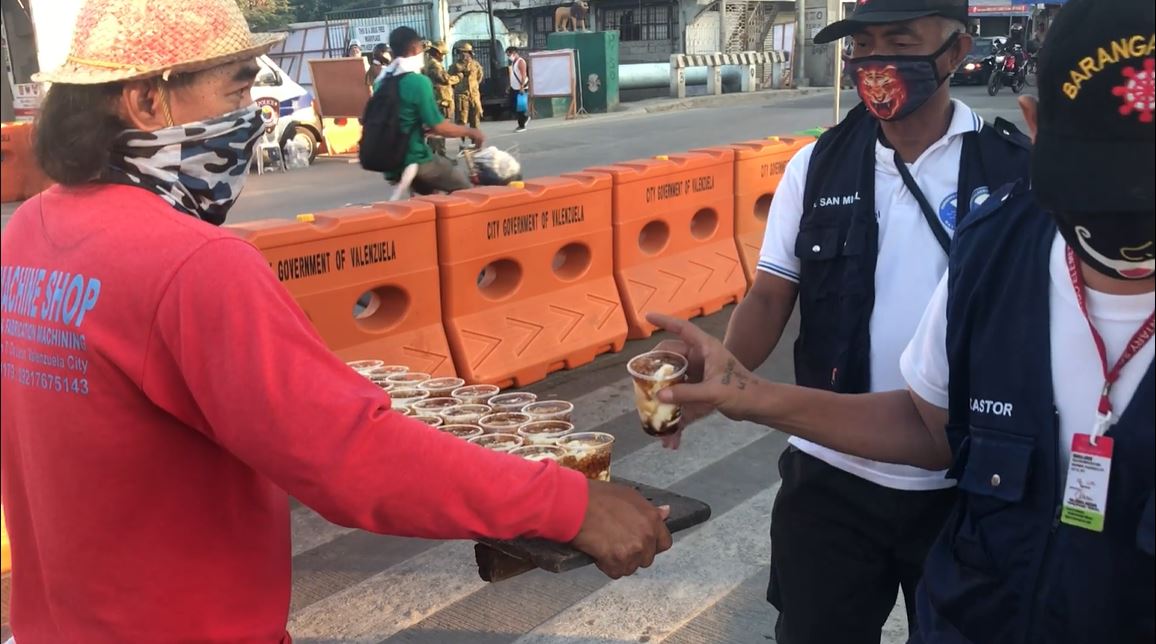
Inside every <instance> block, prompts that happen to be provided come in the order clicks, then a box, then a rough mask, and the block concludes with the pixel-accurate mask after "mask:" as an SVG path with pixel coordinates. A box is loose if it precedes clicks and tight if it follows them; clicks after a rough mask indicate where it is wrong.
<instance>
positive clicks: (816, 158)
mask: <svg viewBox="0 0 1156 644" xmlns="http://www.w3.org/2000/svg"><path fill="white" fill-rule="evenodd" d="M878 138H879V122H878V121H876V120H875V119H874V118H873V117H872V116H871V115H870V114H869V113H868V112H867V110H866V108H864V107H863V104H862V103H860V104H859V105H858V106H856V107H855V108H854V109H852V110H851V111H850V112H849V113H848V114H847V118H845V119H843V121H842V122H840V123H839V124H838V125H836V126H835V127H833V128H831V129H830V130H828V131H826V132H824V133H823V135H822V136H820V137H819V140H818V142H817V143H816V144H815V148H814V151H813V153H812V155H811V163H810V165H809V167H808V170H807V181H806V188H805V189H804V193H803V204H804V205H803V215H802V219H801V220H800V222H799V236H798V238H797V239H796V241H795V255H796V256H798V258H799V260H800V264H801V266H800V271H799V314H800V321H801V324H800V328H799V337H798V339H797V340H796V341H795V381H796V382H797V383H798V384H800V385H803V386H806V387H815V388H818V389H828V390H831V391H838V392H842V393H862V392H865V391H869V390H870V387H871V361H870V356H871V338H870V334H869V331H870V321H871V311H872V309H873V308H874V306H875V263H876V259H877V258H878V256H879V222H878V220H877V219H876V218H875V142H876V141H877V140H878ZM1029 146H1030V142H1029V141H1028V139H1027V138H1026V137H1025V136H1024V135H1023V134H1021V133H1020V132H1019V131H1017V130H1016V129H1015V126H1013V125H1011V124H1010V123H1007V122H1006V121H1003V120H1001V119H997V120H996V123H995V126H985V127H983V129H981V130H980V131H979V132H973V133H969V134H967V135H965V136H964V138H963V152H962V154H961V155H960V164H959V182H958V187H957V189H956V194H957V195H958V197H957V199H956V204H957V205H956V213H957V214H956V222H957V226H958V222H961V221H963V219H964V218H965V217H966V216H967V214H968V210H969V209H970V205H971V201H972V197H973V196H974V195H976V194H982V193H984V192H987V191H988V189H989V188H990V187H998V186H1002V185H1004V184H1007V183H1010V182H1012V181H1016V180H1018V179H1020V178H1021V177H1026V176H1028V160H1029ZM977 191H978V192H977ZM820 198H822V199H824V200H825V201H826V200H828V199H836V200H837V201H838V203H831V202H829V201H827V202H826V203H825V204H824V205H823V207H816V206H817V205H818V202H819V199H820Z"/></svg>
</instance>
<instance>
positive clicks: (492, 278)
mask: <svg viewBox="0 0 1156 644" xmlns="http://www.w3.org/2000/svg"><path fill="white" fill-rule="evenodd" d="M521 283H522V267H521V265H519V264H518V262H515V261H514V260H512V259H499V260H498V261H496V262H490V263H489V264H486V266H485V267H484V268H482V271H481V272H480V273H478V290H479V291H481V292H482V297H484V298H486V299H488V300H501V299H505V298H507V297H509V296H510V295H512V294H513V293H514V291H516V290H518V285H519V284H521Z"/></svg>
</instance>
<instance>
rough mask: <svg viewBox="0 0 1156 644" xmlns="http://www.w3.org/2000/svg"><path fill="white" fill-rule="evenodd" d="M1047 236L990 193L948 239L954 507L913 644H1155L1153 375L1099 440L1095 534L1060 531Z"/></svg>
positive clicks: (1040, 217) (1016, 189)
mask: <svg viewBox="0 0 1156 644" xmlns="http://www.w3.org/2000/svg"><path fill="white" fill-rule="evenodd" d="M1005 195H1010V197H1009V198H1008V200H1007V201H1006V202H1003V203H1002V205H1001V204H1000V201H1001V200H1002V198H1003V197H1004V196H1005ZM1055 234H1056V228H1055V225H1054V224H1053V223H1052V219H1051V217H1050V216H1049V215H1048V214H1047V213H1045V212H1042V211H1040V209H1039V208H1038V207H1037V206H1036V205H1035V204H1034V202H1033V200H1032V197H1031V195H1030V193H1029V192H1028V191H1026V190H1025V189H1023V188H1022V184H1019V185H1015V186H1006V187H1004V188H1003V189H1001V190H1000V191H998V192H997V193H996V194H993V195H992V197H991V199H990V200H989V201H988V202H987V203H985V204H984V205H983V206H981V207H979V208H978V209H977V210H976V211H975V212H974V213H973V215H972V218H971V220H970V221H968V222H967V223H966V224H964V226H963V227H961V228H959V229H957V232H956V237H955V241H954V245H953V247H952V254H951V258H950V260H949V264H950V269H949V270H950V274H949V278H948V279H949V283H948V286H949V302H948V310H947V351H948V361H949V364H950V367H951V379H950V385H949V389H948V393H949V399H950V404H949V421H948V426H947V433H948V438H949V440H950V442H951V446H952V450H953V452H954V454H955V463H954V464H953V466H952V470H951V474H950V476H952V477H954V478H956V479H957V480H958V481H959V489H960V491H961V492H962V494H960V495H959V500H958V501H957V504H956V507H955V510H954V512H953V514H952V516H951V518H949V519H948V521H947V523H946V525H945V526H944V530H943V532H942V533H941V534H940V537H939V540H938V541H937V542H936V544H935V545H934V546H933V547H932V549H931V552H930V553H929V554H928V557H927V561H926V563H925V565H924V571H923V581H922V583H921V585H920V590H919V593H918V599H917V609H918V617H919V627H920V635H919V637H915V638H913V641H916V642H918V641H922V642H924V643H925V644H963V643H968V644H1012V643H1015V644H1132V643H1133V642H1148V643H1151V642H1152V641H1153V636H1154V627H1153V599H1154V598H1153V583H1154V579H1153V525H1154V523H1153V521H1154V519H1153V489H1154V488H1153V470H1154V465H1153V459H1154V458H1156V447H1154V436H1153V434H1154V432H1153V429H1154V424H1156V418H1154V411H1153V407H1154V404H1156V390H1154V376H1153V366H1152V365H1149V366H1148V371H1147V373H1146V375H1145V376H1144V378H1143V380H1142V381H1141V383H1140V386H1139V388H1138V389H1137V391H1136V393H1135V395H1134V396H1133V397H1132V401H1131V403H1130V404H1129V405H1128V407H1127V408H1126V409H1125V410H1123V413H1122V414H1121V416H1120V420H1119V422H1118V423H1116V424H1115V425H1114V426H1113V427H1112V428H1111V429H1110V430H1109V432H1108V435H1110V436H1112V437H1113V439H1114V440H1115V450H1114V458H1113V460H1112V471H1111V479H1110V481H1109V484H1108V513H1107V518H1106V523H1105V527H1104V531H1103V532H1102V533H1095V532H1090V531H1088V530H1084V529H1082V528H1074V527H1071V526H1068V525H1066V524H1062V523H1060V522H1059V520H1058V510H1059V506H1060V504H1061V502H1062V499H1063V497H1062V490H1061V488H1062V486H1063V484H1064V481H1063V479H1064V477H1065V475H1066V472H1065V471H1062V470H1061V465H1060V452H1059V428H1058V415H1057V411H1056V407H1055V403H1054V400H1053V393H1052V375H1051V371H1052V369H1051V341H1050V337H1049V335H1050V334H1049V333H1048V329H1049V309H1048V302H1049V299H1048V298H1049V285H1050V279H1051V278H1050V273H1049V258H1050V253H1051V247H1052V241H1053V239H1054V237H1055ZM1088 341H1089V342H1091V339H1089V340H1088ZM1112 359H1113V360H1114V359H1115V358H1114V357H1113V358H1112ZM1088 368H1089V369H1098V367H1096V366H1093V365H1089V366H1088ZM973 400H975V401H992V402H993V403H994V404H987V402H984V403H983V404H974V405H973V404H972V401H973ZM999 403H1003V405H1000V404H999ZM992 412H997V413H992ZM998 412H1003V413H998ZM1089 429H1090V428H1089Z"/></svg>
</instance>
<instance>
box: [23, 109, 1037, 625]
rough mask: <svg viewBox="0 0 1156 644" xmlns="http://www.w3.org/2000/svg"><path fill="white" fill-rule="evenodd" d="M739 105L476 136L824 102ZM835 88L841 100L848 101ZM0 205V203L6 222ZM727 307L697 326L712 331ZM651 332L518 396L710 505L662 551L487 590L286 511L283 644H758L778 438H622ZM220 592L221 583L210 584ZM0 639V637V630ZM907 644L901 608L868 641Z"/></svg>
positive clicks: (322, 168)
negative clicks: (287, 593) (638, 560)
mask: <svg viewBox="0 0 1156 644" xmlns="http://www.w3.org/2000/svg"><path fill="white" fill-rule="evenodd" d="M955 95H956V96H957V97H960V98H962V99H963V100H964V101H966V102H968V103H969V104H971V105H972V106H973V107H974V108H976V109H977V110H978V111H979V112H980V113H981V114H982V115H983V116H984V117H985V118H987V119H994V118H995V117H997V116H1002V117H1004V118H1007V119H1009V120H1012V121H1013V122H1015V123H1017V124H1019V125H1021V127H1022V119H1020V117H1019V111H1018V109H1017V107H1016V104H1015V100H1014V98H1013V97H1012V96H1011V95H1009V94H1003V95H1001V96H998V97H996V98H995V99H991V98H989V97H988V96H987V95H986V93H985V92H984V90H983V88H963V89H959V90H957V91H956V92H955ZM747 100H748V102H744V103H743V104H736V105H730V106H720V107H712V108H707V109H691V110H680V111H672V112H666V113H648V114H641V115H636V114H627V115H621V114H616V115H608V116H596V117H591V118H589V119H587V120H582V121H578V122H551V121H543V122H532V123H531V125H530V131H529V132H527V133H525V134H521V135H514V134H512V133H510V129H511V124H509V123H493V124H487V125H486V128H485V129H486V130H487V132H488V133H489V134H490V136H491V139H490V140H491V142H492V143H493V144H495V145H497V146H499V147H502V148H509V146H511V145H512V144H515V143H517V144H518V145H519V150H518V154H519V156H520V158H521V160H522V163H523V166H524V169H525V171H526V175H527V177H528V178H532V177H536V176H545V175H553V174H558V173H562V172H568V171H575V170H580V169H582V168H584V167H589V166H592V165H599V164H605V163H609V162H618V161H625V160H629V159H634V158H640V157H648V156H652V155H655V154H662V153H668V152H678V151H681V150H687V149H690V148H695V147H705V146H711V145H719V144H725V143H731V142H738V141H743V140H750V139H755V138H759V137H763V136H768V135H772V134H785V133H790V132H794V131H797V130H800V129H804V128H809V127H813V126H816V125H821V124H825V123H829V122H830V121H831V94H830V93H826V94H824V95H817V96H811V97H806V98H801V99H798V100H792V101H788V102H781V103H776V104H773V105H768V104H766V103H764V102H761V101H756V102H753V103H752V102H749V99H747ZM853 100H854V98H853V95H852V94H851V93H844V103H845V104H846V105H847V106H850V105H851V104H853V103H852V101H853ZM386 194H387V191H386V187H385V184H384V182H383V181H382V180H381V179H380V178H379V177H375V176H373V175H370V174H369V173H366V172H363V171H362V170H361V169H360V168H359V167H358V166H356V165H351V164H349V163H348V162H346V161H343V160H323V161H320V162H319V163H317V164H316V165H315V166H313V167H312V168H310V169H308V170H301V171H297V172H293V173H289V174H284V175H279V174H273V175H265V176H260V177H257V176H254V177H252V178H251V180H250V182H249V184H248V187H247V188H246V191H245V194H244V195H243V197H242V199H241V201H240V203H239V204H238V206H237V207H236V208H235V209H234V211H233V213H232V215H231V217H230V219H231V221H234V222H236V221H246V220H252V219H261V218H267V217H275V218H282V217H292V216H293V215H295V214H297V213H302V212H317V211H321V210H324V209H327V208H333V207H339V206H342V205H344V204H346V203H359V202H368V201H376V200H381V199H383V198H385V195H386ZM11 211H12V208H11V207H10V206H9V207H6V208H5V209H4V214H5V220H6V219H7V215H8V214H9V213H11ZM730 313H731V309H730V308H728V309H726V310H724V311H722V312H721V313H718V314H715V315H712V316H709V317H706V318H701V319H700V320H698V323H699V324H700V326H702V327H703V328H705V329H706V330H708V331H709V332H711V333H714V334H716V335H719V336H721V335H722V334H723V333H724V332H725V328H726V323H727V321H728V320H729V317H730ZM796 333H797V321H795V320H792V322H791V326H790V327H789V328H788V329H787V332H786V333H785V334H784V338H783V341H782V342H781V343H780V346H779V348H778V350H777V351H776V352H775V353H774V355H773V356H772V357H771V358H770V359H769V360H768V361H767V363H766V364H765V365H764V366H763V367H762V369H761V370H760V373H761V374H762V375H764V376H766V377H769V378H773V379H776V380H783V381H790V380H791V379H792V373H793V371H792V364H791V355H790V353H791V352H790V345H791V342H792V340H793V338H794V336H795V335H796ZM659 339H660V338H659V337H655V338H652V339H650V340H646V341H637V342H630V343H628V344H627V346H626V348H625V350H624V351H623V352H621V353H618V354H612V355H606V356H603V357H601V358H599V359H597V360H596V361H595V362H594V363H592V364H590V365H587V366H585V367H582V368H580V369H576V370H573V371H567V372H560V373H556V374H553V375H551V376H550V377H549V378H548V379H547V380H545V381H543V382H541V383H538V384H537V385H534V386H532V387H530V388H529V389H530V390H532V391H535V392H537V393H538V394H539V395H541V396H544V397H556V398H561V399H566V400H571V401H573V402H574V403H575V405H576V410H575V421H576V424H577V425H578V426H579V428H580V429H582V430H597V431H607V432H610V433H612V434H614V435H615V436H616V438H617V442H616V447H615V455H614V465H613V469H614V473H615V475H617V476H621V477H625V478H630V479H632V480H636V481H639V482H642V483H647V484H650V485H654V486H657V487H663V488H669V489H672V490H674V491H675V492H678V493H680V494H683V495H686V496H690V497H694V498H697V499H701V500H703V501H705V502H707V503H709V504H710V505H711V507H712V510H713V516H712V518H711V520H710V521H708V522H707V523H706V524H704V525H702V526H699V527H697V528H695V529H692V530H688V531H686V532H684V533H680V534H679V535H677V537H676V544H675V546H674V548H673V549H672V550H671V551H670V552H668V553H666V554H664V555H663V556H662V557H660V558H659V560H658V561H657V562H656V564H655V565H654V566H653V567H652V568H650V569H648V570H646V571H643V572H642V573H640V574H638V575H636V576H634V577H631V578H627V579H624V580H620V581H616V582H610V581H608V580H607V579H606V578H605V577H603V576H602V575H601V574H600V573H598V572H597V570H595V569H593V568H586V569H581V570H578V571H574V572H570V573H566V574H561V575H555V574H550V573H545V572H541V571H535V572H531V573H527V574H524V575H522V576H520V577H517V578H515V579H511V580H507V581H504V582H500V583H497V584H486V583H485V582H482V581H481V580H480V579H479V578H478V575H477V569H476V566H475V563H474V557H473V548H472V544H471V543H468V542H433V541H425V540H420V539H403V538H396V537H386V536H380V535H373V534H368V533H364V532H359V531H355V530H350V529H347V528H343V527H340V526H336V525H333V524H330V523H328V522H327V521H325V520H324V519H322V518H320V517H319V516H318V515H316V514H315V513H313V512H312V511H310V510H309V509H307V508H304V507H296V508H295V509H294V511H293V514H292V527H293V540H294V543H293V555H294V556H293V597H292V612H291V615H290V629H291V632H292V633H293V636H294V638H295V641H299V642H333V643H337V642H342V643H347V642H359V643H361V642H364V643H376V642H398V643H407V644H419V643H421V644H458V643H461V644H467V643H468V644H511V643H515V642H516V643H518V644H531V643H533V644H579V643H586V642H591V643H598V644H613V643H619V642H665V643H667V644H714V643H734V644H749V643H763V642H768V641H773V640H774V637H773V623H774V611H773V608H771V607H770V606H769V605H768V604H767V603H766V602H765V600H764V599H763V598H764V596H765V590H766V583H767V579H768V575H769V563H770V546H769V540H768V536H767V535H768V531H769V526H770V510H771V506H772V503H773V501H774V496H775V493H776V492H777V489H778V485H777V484H778V473H777V468H776V466H775V463H776V460H777V458H778V455H779V454H780V453H781V452H782V450H783V449H784V447H785V444H786V441H785V437H784V436H783V435H782V434H779V433H777V432H774V431H772V430H770V429H768V428H765V427H759V426H755V425H753V424H750V423H732V422H729V421H726V420H725V419H723V418H721V417H718V416H715V417H712V418H709V419H706V420H705V421H703V422H701V423H700V424H699V425H697V426H696V427H695V428H694V430H693V431H691V432H689V433H688V435H687V436H686V438H685V440H684V441H683V449H681V450H680V451H678V452H676V453H671V452H667V451H664V450H661V449H660V447H659V445H658V444H657V443H656V442H655V441H654V440H652V439H650V438H649V437H647V436H646V435H644V434H643V433H642V432H641V430H640V429H639V428H638V420H637V415H636V413H635V411H634V404H633V398H632V392H631V385H630V381H629V378H628V377H627V375H626V371H625V361H626V359H627V358H628V357H630V356H633V355H636V354H637V353H640V352H642V351H645V350H646V349H647V348H649V347H650V346H652V345H653V344H655V343H656V342H657V341H658V340H659ZM221 591H222V600H225V599H226V598H227V596H228V589H221ZM4 631H6V629H0V632H2V633H3V634H5V635H6V634H7V633H6V632H4ZM905 639H906V628H905V620H904V619H903V617H902V610H901V607H899V606H897V610H896V611H895V613H893V615H892V619H891V620H889V622H888V624H887V625H886V627H885V636H884V640H883V641H884V642H886V643H887V644H897V643H899V642H903V641H905Z"/></svg>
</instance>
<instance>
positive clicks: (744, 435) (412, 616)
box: [290, 403, 767, 642]
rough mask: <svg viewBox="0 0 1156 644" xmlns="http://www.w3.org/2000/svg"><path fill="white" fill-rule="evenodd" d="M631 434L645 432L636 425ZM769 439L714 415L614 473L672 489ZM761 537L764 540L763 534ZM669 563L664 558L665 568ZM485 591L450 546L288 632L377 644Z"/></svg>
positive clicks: (464, 557)
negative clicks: (681, 440)
mask: <svg viewBox="0 0 1156 644" xmlns="http://www.w3.org/2000/svg"><path fill="white" fill-rule="evenodd" d="M631 404H632V405H633V403H631ZM630 428H631V431H639V432H641V429H638V430H635V429H634V426H633V423H631V424H630ZM766 434H767V430H766V429H765V428H761V427H759V426H757V425H753V424H749V423H742V424H735V423H731V422H730V421H728V420H726V419H725V418H723V417H722V416H712V417H710V418H707V419H705V420H703V421H702V422H701V423H700V425H696V426H695V435H694V436H692V437H689V438H688V440H687V441H686V442H685V444H684V447H683V448H682V449H680V450H679V451H678V452H670V451H667V450H663V449H662V447H661V445H660V444H659V443H658V442H657V441H654V442H652V443H650V444H648V445H647V446H646V447H643V448H642V449H640V450H637V451H636V452H634V453H632V454H628V455H626V456H625V457H624V458H622V459H621V460H618V459H616V460H615V462H614V464H613V466H612V470H613V472H614V474H615V475H616V476H621V477H624V478H629V479H632V480H639V481H640V482H646V483H648V484H650V485H655V486H658V487H669V486H671V485H673V484H675V483H677V482H678V481H679V480H681V479H684V478H686V477H687V476H690V475H692V474H694V473H695V472H698V471H700V470H701V469H702V468H703V467H705V466H708V465H710V464H712V463H714V462H717V461H719V460H721V459H723V458H726V457H727V456H729V455H731V454H733V453H735V452H737V451H739V450H741V449H743V448H744V447H746V446H748V445H750V444H751V443H753V442H755V441H757V440H759V439H760V438H763V437H764V436H766ZM763 535H764V536H763V540H764V541H765V531H764V532H763ZM664 559H665V555H664V556H663V559H660V563H661V562H662V561H664ZM509 583H517V581H511V582H509ZM485 586H486V584H485V582H482V581H481V580H480V579H479V577H478V573H477V566H476V564H475V562H474V555H473V545H472V543H471V542H447V543H444V544H441V545H438V546H436V547H433V548H431V549H430V550H427V551H425V552H423V553H421V554H419V555H417V556H416V557H414V558H412V559H409V560H406V561H404V562H402V563H400V564H398V565H395V566H393V567H391V568H389V569H387V570H384V571H382V572H380V573H378V574H376V575H373V576H371V577H369V578H368V579H366V580H365V581H362V582H360V583H358V584H356V585H354V586H351V587H349V588H348V589H346V590H344V591H341V592H338V593H336V594H334V595H332V596H330V597H327V598H325V599H323V600H320V601H318V602H316V603H313V604H311V605H309V606H305V607H303V608H302V609H301V610H299V611H297V612H296V613H295V614H294V615H293V618H292V620H291V622H290V632H291V633H293V635H294V637H295V638H296V639H298V640H302V639H309V640H311V639H313V638H321V639H323V640H324V639H325V638H339V639H340V640H341V641H343V642H362V641H366V642H380V641H382V640H384V639H386V638H388V637H390V636H392V635H394V634H396V633H397V632H399V631H401V630H403V629H405V628H408V627H410V626H412V625H413V624H416V623H417V622H419V621H421V620H422V619H424V618H425V617H427V616H428V615H429V614H431V613H433V612H436V611H437V610H440V609H442V608H444V607H446V606H448V605H450V604H451V603H453V602H456V601H459V600H461V599H462V598H464V597H466V596H468V595H470V594H472V593H474V592H476V591H478V590H481V589H482V588H484V587H485Z"/></svg>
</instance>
